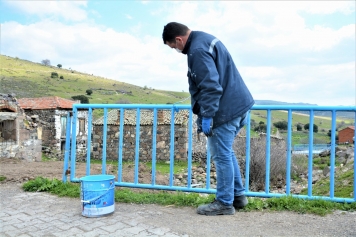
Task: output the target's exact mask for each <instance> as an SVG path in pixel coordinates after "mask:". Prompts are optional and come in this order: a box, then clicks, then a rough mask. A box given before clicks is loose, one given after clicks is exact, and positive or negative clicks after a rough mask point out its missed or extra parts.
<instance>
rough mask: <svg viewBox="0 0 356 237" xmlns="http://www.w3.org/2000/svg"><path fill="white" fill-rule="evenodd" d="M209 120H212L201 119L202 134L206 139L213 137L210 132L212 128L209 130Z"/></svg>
mask: <svg viewBox="0 0 356 237" xmlns="http://www.w3.org/2000/svg"><path fill="white" fill-rule="evenodd" d="M211 120H212V118H207V117H203V121H202V130H203V133H204V134H205V135H206V136H207V137H210V136H212V135H213V131H212V128H211Z"/></svg>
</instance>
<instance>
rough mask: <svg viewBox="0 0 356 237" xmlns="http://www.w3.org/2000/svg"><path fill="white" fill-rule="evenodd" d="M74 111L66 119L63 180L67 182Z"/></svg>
mask: <svg viewBox="0 0 356 237" xmlns="http://www.w3.org/2000/svg"><path fill="white" fill-rule="evenodd" d="M71 117H72V112H69V113H68V114H67V120H66V144H65V148H64V149H65V150H64V164H63V175H62V181H63V182H64V183H65V182H67V170H68V162H69V152H70V124H71V123H70V122H71Z"/></svg>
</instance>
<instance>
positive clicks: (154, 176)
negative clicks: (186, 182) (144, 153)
mask: <svg viewBox="0 0 356 237" xmlns="http://www.w3.org/2000/svg"><path fill="white" fill-rule="evenodd" d="M156 141H157V108H154V109H153V128H152V177H151V184H152V185H155V183H156Z"/></svg>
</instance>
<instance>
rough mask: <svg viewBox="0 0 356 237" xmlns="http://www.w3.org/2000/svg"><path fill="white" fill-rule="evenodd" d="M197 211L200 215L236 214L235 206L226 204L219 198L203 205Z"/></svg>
mask: <svg viewBox="0 0 356 237" xmlns="http://www.w3.org/2000/svg"><path fill="white" fill-rule="evenodd" d="M197 213H198V214H200V215H207V216H216V215H234V214H235V208H234V207H233V206H232V205H230V206H226V205H224V204H222V203H221V202H220V201H218V200H216V199H215V200H214V201H213V202H212V203H210V204H205V205H201V206H199V207H198V209H197Z"/></svg>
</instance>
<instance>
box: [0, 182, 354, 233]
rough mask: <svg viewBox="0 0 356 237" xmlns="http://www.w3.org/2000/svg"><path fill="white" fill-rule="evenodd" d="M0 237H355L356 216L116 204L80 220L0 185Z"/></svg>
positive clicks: (74, 205)
mask: <svg viewBox="0 0 356 237" xmlns="http://www.w3.org/2000/svg"><path fill="white" fill-rule="evenodd" d="M0 198H1V202H0V204H1V206H0V236H36V237H38V236H175V237H176V236H356V213H354V212H351V213H350V212H337V213H334V214H332V215H328V216H326V217H320V216H315V215H304V214H296V213H292V212H273V213H268V212H237V213H236V214H235V215H233V216H217V217H216V216H215V217H209V216H200V215H197V214H196V210H195V209H194V208H175V207H164V206H158V205H137V204H122V203H116V204H115V205H116V206H115V212H114V213H113V214H111V215H109V216H106V217H99V218H86V217H83V216H82V215H81V204H80V200H79V198H78V199H75V198H61V197H57V196H54V195H51V194H48V193H31V192H24V191H22V189H21V186H20V185H19V184H10V183H7V184H1V185H0Z"/></svg>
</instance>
